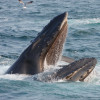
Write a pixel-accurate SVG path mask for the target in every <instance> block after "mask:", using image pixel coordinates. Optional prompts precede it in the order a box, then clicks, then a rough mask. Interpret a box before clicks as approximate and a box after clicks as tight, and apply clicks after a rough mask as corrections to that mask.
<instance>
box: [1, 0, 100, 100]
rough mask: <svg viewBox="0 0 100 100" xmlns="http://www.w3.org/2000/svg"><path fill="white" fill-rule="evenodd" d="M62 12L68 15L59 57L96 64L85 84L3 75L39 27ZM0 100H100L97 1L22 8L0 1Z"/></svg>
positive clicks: (37, 0)
mask: <svg viewBox="0 0 100 100" xmlns="http://www.w3.org/2000/svg"><path fill="white" fill-rule="evenodd" d="M23 1H24V2H26V1H28V0H23ZM63 12H68V36H67V41H66V43H65V46H64V49H63V55H66V56H68V57H72V58H74V59H76V60H77V59H80V58H84V57H95V58H96V59H97V60H98V63H97V65H96V67H95V69H94V71H93V72H92V73H91V75H90V76H89V77H88V78H87V79H86V80H85V82H66V81H63V80H61V81H57V82H40V81H35V80H33V79H32V77H31V76H27V75H18V74H17V75H4V73H5V71H6V70H7V69H8V68H9V67H10V66H11V65H12V64H13V63H14V62H15V61H16V60H17V58H18V57H19V56H20V54H21V53H22V52H23V51H24V49H25V48H27V47H28V45H30V41H31V40H34V38H35V37H36V36H37V34H38V33H39V32H40V31H41V30H42V29H43V27H44V26H45V25H46V24H47V23H48V22H49V21H50V20H51V19H52V18H53V17H55V16H57V15H59V14H61V13H63ZM0 100H100V0H34V3H32V4H30V5H27V7H26V8H23V5H22V4H20V3H19V2H18V0H0Z"/></svg>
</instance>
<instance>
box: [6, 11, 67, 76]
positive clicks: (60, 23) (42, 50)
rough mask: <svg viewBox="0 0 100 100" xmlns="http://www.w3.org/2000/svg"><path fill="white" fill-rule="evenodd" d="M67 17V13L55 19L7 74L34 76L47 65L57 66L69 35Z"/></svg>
mask: <svg viewBox="0 0 100 100" xmlns="http://www.w3.org/2000/svg"><path fill="white" fill-rule="evenodd" d="M67 16H68V14H67V13H66V12H65V13H63V14H61V15H58V16H56V17H55V18H53V19H52V20H51V21H50V22H49V23H48V25H46V26H45V27H44V28H43V30H42V31H41V32H40V33H39V34H38V36H37V37H36V38H35V39H34V40H33V41H32V43H31V45H29V47H28V48H27V49H26V50H25V51H24V52H23V53H22V54H21V55H20V57H19V58H18V60H17V61H16V62H15V63H14V64H13V65H12V66H11V67H10V68H9V69H8V71H7V72H6V73H7V74H9V73H12V74H14V73H19V74H32V75H33V74H37V73H39V72H42V71H43V70H44V64H45V63H47V65H55V64H56V63H57V61H58V60H59V59H60V55H61V52H62V49H63V44H64V42H65V39H66V35H67Z"/></svg>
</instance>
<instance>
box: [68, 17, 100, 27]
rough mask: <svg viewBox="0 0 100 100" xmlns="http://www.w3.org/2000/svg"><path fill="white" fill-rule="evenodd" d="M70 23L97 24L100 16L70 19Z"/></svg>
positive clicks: (99, 21)
mask: <svg viewBox="0 0 100 100" xmlns="http://www.w3.org/2000/svg"><path fill="white" fill-rule="evenodd" d="M68 23H69V25H70V26H72V25H80V24H97V23H100V18H90V19H69V20H68Z"/></svg>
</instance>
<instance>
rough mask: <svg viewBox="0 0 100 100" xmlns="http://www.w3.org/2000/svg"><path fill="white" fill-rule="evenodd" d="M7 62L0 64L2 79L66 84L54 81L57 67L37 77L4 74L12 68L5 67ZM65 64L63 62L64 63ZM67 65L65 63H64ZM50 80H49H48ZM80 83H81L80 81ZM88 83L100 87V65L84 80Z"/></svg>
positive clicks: (0, 77)
mask: <svg viewBox="0 0 100 100" xmlns="http://www.w3.org/2000/svg"><path fill="white" fill-rule="evenodd" d="M5 63H7V61H4V62H3V63H2V64H0V68H1V70H0V79H9V80H25V81H42V82H65V81H66V80H62V79H60V80H56V79H52V77H51V75H52V73H54V72H56V70H58V69H59V68H58V67H57V66H56V67H55V68H54V66H52V67H51V68H49V67H48V68H49V69H46V70H45V71H44V72H43V73H39V74H36V75H24V74H6V75H5V74H4V73H5V72H6V70H7V69H8V68H9V67H10V64H8V65H5ZM62 63H63V62H62ZM64 64H65V63H64ZM47 78H50V81H49V80H46V79H47ZM78 82H79V81H78ZM84 82H86V83H92V84H96V85H100V65H99V64H98V65H97V66H96V67H95V69H94V70H93V71H92V73H91V74H90V75H89V76H88V77H87V78H86V79H85V80H84Z"/></svg>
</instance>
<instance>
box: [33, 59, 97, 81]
mask: <svg viewBox="0 0 100 100" xmlns="http://www.w3.org/2000/svg"><path fill="white" fill-rule="evenodd" d="M96 63H97V60H96V59H95V58H83V59H80V60H77V61H74V62H73V63H71V64H69V65H63V66H61V65H60V67H61V68H60V69H59V70H57V69H56V70H55V71H53V72H52V71H51V72H48V73H46V74H43V73H42V75H40V77H35V78H34V80H38V81H44V82H53V81H59V80H66V81H84V79H85V78H86V77H87V76H89V74H90V73H91V72H92V71H93V69H94V68H95V65H96ZM41 76H42V77H41Z"/></svg>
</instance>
